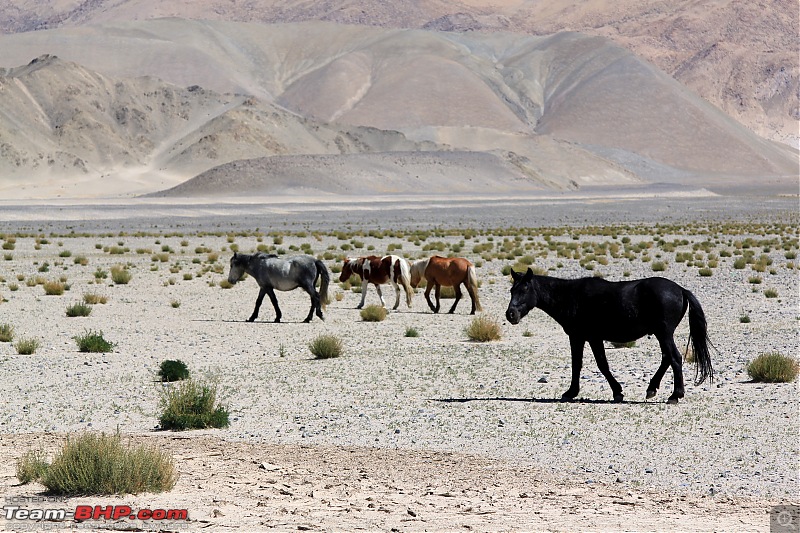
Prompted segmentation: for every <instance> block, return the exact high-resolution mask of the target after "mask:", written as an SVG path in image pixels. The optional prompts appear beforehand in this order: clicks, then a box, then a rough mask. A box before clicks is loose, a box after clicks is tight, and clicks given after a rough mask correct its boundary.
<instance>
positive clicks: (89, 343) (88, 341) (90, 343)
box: [73, 331, 116, 353]
mask: <svg viewBox="0 0 800 533" xmlns="http://www.w3.org/2000/svg"><path fill="white" fill-rule="evenodd" d="M73 339H74V340H75V342H77V343H78V349H79V350H80V351H81V352H91V353H107V352H112V351H114V347H115V346H116V345H115V344H114V343H113V342H109V341H107V340H106V339H105V338H103V332H102V331H85V332H84V333H82V334H81V335H76V336H75V337H73Z"/></svg>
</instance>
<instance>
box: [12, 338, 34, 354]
mask: <svg viewBox="0 0 800 533" xmlns="http://www.w3.org/2000/svg"><path fill="white" fill-rule="evenodd" d="M14 348H16V350H17V353H18V354H19V355H32V354H33V353H34V352H35V351H36V350H38V349H39V339H20V340H18V341H17V342H16V344H14Z"/></svg>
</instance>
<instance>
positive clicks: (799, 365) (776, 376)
mask: <svg viewBox="0 0 800 533" xmlns="http://www.w3.org/2000/svg"><path fill="white" fill-rule="evenodd" d="M798 372H800V362H798V361H797V359H795V358H794V357H788V356H785V355H783V354H780V353H778V352H771V353H762V354H761V355H759V356H758V357H756V358H755V359H753V360H752V361H750V363H749V364H748V365H747V374H748V375H749V376H750V378H752V380H753V381H757V382H760V383H789V382H791V381H794V380H795V378H797V374H798Z"/></svg>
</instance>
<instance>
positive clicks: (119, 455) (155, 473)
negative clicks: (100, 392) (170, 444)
mask: <svg viewBox="0 0 800 533" xmlns="http://www.w3.org/2000/svg"><path fill="white" fill-rule="evenodd" d="M40 481H41V483H42V484H43V485H44V486H45V487H47V489H48V491H49V492H50V493H51V494H69V495H89V494H139V493H140V492H163V491H168V490H171V489H172V488H173V487H174V486H175V483H176V482H177V481H178V473H177V472H176V470H175V465H174V463H173V460H172V457H171V456H170V455H169V454H167V453H166V452H163V451H161V450H159V449H157V448H154V447H151V446H135V447H132V446H124V445H123V444H122V441H121V438H120V436H119V435H118V434H117V435H105V434H102V433H101V434H100V435H96V434H93V433H84V434H82V435H79V436H77V437H73V438H70V437H67V441H66V443H65V444H64V446H63V448H62V449H61V451H60V452H59V453H58V454H57V455H56V456H55V457H54V458H53V462H52V463H51V464H50V465H49V466H47V467H46V469H45V471H44V475H43V476H42V478H41V480H40Z"/></svg>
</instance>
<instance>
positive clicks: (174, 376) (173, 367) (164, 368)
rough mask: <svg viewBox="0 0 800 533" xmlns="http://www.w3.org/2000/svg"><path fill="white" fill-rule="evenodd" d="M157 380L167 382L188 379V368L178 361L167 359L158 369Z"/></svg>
mask: <svg viewBox="0 0 800 533" xmlns="http://www.w3.org/2000/svg"><path fill="white" fill-rule="evenodd" d="M158 378H159V379H160V380H161V381H167V382H171V381H181V380H184V379H189V367H188V366H186V363H184V362H183V361H181V360H180V359H177V360H174V359H167V360H166V361H162V362H161V366H159V368H158Z"/></svg>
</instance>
